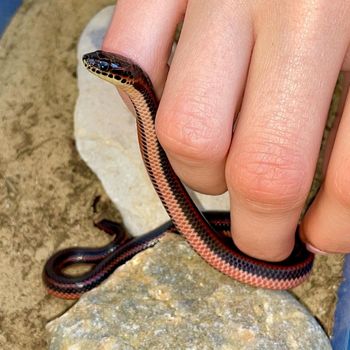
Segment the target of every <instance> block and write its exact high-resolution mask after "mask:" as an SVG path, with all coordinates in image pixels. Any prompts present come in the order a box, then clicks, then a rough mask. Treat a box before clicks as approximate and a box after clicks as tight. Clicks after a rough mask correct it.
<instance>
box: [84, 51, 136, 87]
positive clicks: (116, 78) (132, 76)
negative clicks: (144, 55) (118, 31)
mask: <svg viewBox="0 0 350 350" xmlns="http://www.w3.org/2000/svg"><path fill="white" fill-rule="evenodd" d="M83 63H84V66H85V67H86V68H87V69H88V71H89V72H91V73H92V74H94V75H97V76H98V77H100V78H102V79H103V80H106V81H108V82H110V83H112V84H114V85H117V86H121V87H122V86H127V85H133V84H134V82H135V80H137V79H139V78H141V77H143V73H142V70H141V68H140V67H138V66H137V65H136V64H134V63H133V62H132V61H131V60H129V59H128V58H126V57H123V56H121V55H118V54H115V53H111V52H105V51H101V50H98V51H95V52H91V53H87V54H85V55H84V56H83Z"/></svg>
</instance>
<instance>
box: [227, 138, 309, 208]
mask: <svg viewBox="0 0 350 350" xmlns="http://www.w3.org/2000/svg"><path fill="white" fill-rule="evenodd" d="M246 148H247V149H245V150H243V152H239V153H235V154H234V155H233V157H232V158H230V160H229V164H227V168H226V180H227V184H228V188H229V189H230V190H231V191H232V192H233V193H235V194H237V196H238V197H239V198H241V199H243V200H244V201H245V202H246V203H247V204H248V205H250V206H251V207H252V208H255V209H256V210H257V211H270V210H271V209H272V210H275V211H276V210H277V211H278V210H280V211H290V210H293V209H295V208H299V207H302V205H303V203H304V201H305V199H306V196H307V193H308V189H309V185H310V182H311V178H310V180H309V181H306V176H307V174H306V170H305V167H304V161H303V159H302V157H301V156H299V155H297V154H295V153H296V152H295V150H290V149H289V148H286V147H285V146H281V145H276V144H273V145H268V144H266V143H265V144H256V143H255V145H249V146H247V147H246ZM293 152H294V154H293Z"/></svg>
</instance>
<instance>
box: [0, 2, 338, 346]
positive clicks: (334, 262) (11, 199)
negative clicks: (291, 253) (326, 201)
mask: <svg viewBox="0 0 350 350" xmlns="http://www.w3.org/2000/svg"><path fill="white" fill-rule="evenodd" d="M112 3H113V1H111V0H88V1H87V0H65V1H60V0H27V1H25V2H24V5H23V6H22V8H21V10H20V11H19V12H18V14H17V15H16V16H15V18H14V19H13V21H12V23H11V25H10V26H9V28H8V30H7V31H6V33H5V34H4V36H3V38H2V39H1V41H0V66H1V67H2V69H1V70H0V81H1V84H0V139H1V143H0V248H1V249H0V261H1V264H0V348H1V349H23V348H24V349H45V348H46V347H47V333H46V331H45V328H44V327H45V324H46V323H47V321H48V320H50V319H52V318H54V317H56V316H57V315H59V314H61V313H62V312H64V310H66V309H67V308H68V307H69V306H70V305H71V302H67V301H62V300H58V299H55V298H52V297H50V296H48V295H47V294H46V293H45V289H44V287H43V285H42V281H41V271H42V267H43V264H44V262H45V260H46V259H47V258H48V256H49V255H50V254H52V252H53V251H56V250H57V249H60V248H63V247H66V246H72V245H78V244H79V245H97V244H103V243H104V242H106V241H107V239H108V238H107V237H105V236H104V235H103V234H100V233H99V232H98V231H96V229H95V228H94V227H93V225H92V222H93V219H94V218H95V217H96V216H104V217H106V216H107V217H109V218H114V219H118V218H119V216H118V213H117V211H116V210H115V209H114V208H113V206H112V204H111V203H110V202H109V200H108V199H107V197H106V195H105V194H104V191H103V189H102V187H101V185H100V183H99V181H98V180H97V178H96V177H95V176H94V174H93V173H92V172H91V171H90V170H89V169H88V168H87V166H86V165H85V164H84V163H83V161H82V160H81V159H80V158H79V155H78V154H77V152H76V149H75V145H74V138H73V109H74V104H75V99H76V97H77V89H76V76H75V67H76V43H77V40H78V37H79V35H80V33H81V31H82V30H83V28H84V26H85V25H86V23H87V22H88V20H89V19H90V18H91V16H93V15H94V14H95V13H96V12H97V11H98V10H100V9H101V8H102V7H104V6H106V5H110V4H112ZM99 196H101V199H100V201H99V203H98V205H97V207H96V206H93V203H94V202H95V199H96V198H98V197H99ZM340 276H341V257H328V258H321V259H318V261H317V264H316V268H315V269H314V273H313V276H312V278H311V279H310V281H309V282H307V283H305V284H304V285H303V286H302V287H299V288H298V289H297V290H296V291H295V294H296V295H297V296H298V297H300V299H301V300H302V302H303V303H304V304H305V305H307V306H308V307H309V309H310V310H311V312H312V313H313V314H314V315H315V316H316V317H317V318H318V319H319V320H320V322H321V323H322V325H323V326H324V327H325V329H326V330H327V331H328V332H329V331H330V329H331V325H332V317H333V316H332V315H333V310H334V305H335V299H336V289H337V285H338V283H339V280H340Z"/></svg>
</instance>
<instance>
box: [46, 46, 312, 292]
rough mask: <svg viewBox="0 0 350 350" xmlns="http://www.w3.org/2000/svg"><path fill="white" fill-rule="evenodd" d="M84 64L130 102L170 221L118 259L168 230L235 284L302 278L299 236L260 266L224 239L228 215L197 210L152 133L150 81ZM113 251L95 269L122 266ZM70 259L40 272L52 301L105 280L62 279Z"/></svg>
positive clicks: (104, 64) (304, 267) (100, 54)
mask: <svg viewBox="0 0 350 350" xmlns="http://www.w3.org/2000/svg"><path fill="white" fill-rule="evenodd" d="M83 62H84V65H85V67H86V68H87V69H88V70H89V71H90V72H91V73H93V74H95V75H97V76H99V77H100V78H102V79H104V80H106V81H108V82H110V83H112V84H114V85H116V86H117V87H118V88H119V89H120V90H123V91H124V92H126V94H127V95H128V96H129V97H130V99H131V101H132V104H133V106H134V108H135V111H136V115H137V118H136V119H137V130H138V138H139V144H140V149H141V154H142V158H143V161H144V164H145V167H146V169H147V172H148V174H149V177H150V179H151V181H152V184H153V186H154V188H155V190H156V192H157V194H158V196H159V198H160V200H161V201H162V203H163V206H164V208H165V209H166V211H167V212H168V214H169V216H170V219H171V223H169V224H166V226H163V227H161V228H160V229H156V230H154V231H152V232H151V233H149V234H147V235H145V236H143V238H139V239H135V240H129V241H128V242H127V243H125V244H124V245H123V244H122V245H121V247H122V251H121V252H119V253H120V254H121V255H123V256H129V255H130V257H131V256H133V255H135V254H136V253H137V252H139V251H141V250H143V249H146V248H147V247H148V246H151V245H154V244H155V242H156V241H158V240H159V237H160V236H162V235H163V232H164V229H165V228H168V229H169V228H170V227H172V225H173V227H174V229H173V230H176V232H178V233H180V234H181V235H182V236H183V237H184V238H185V239H186V240H187V242H188V243H189V244H190V245H191V247H192V248H193V249H194V250H195V251H196V252H197V253H198V254H199V255H200V256H201V257H202V258H203V259H204V260H205V261H206V262H207V263H209V264H210V265H211V266H213V267H214V268H215V269H217V270H219V271H220V272H222V273H224V274H226V275H228V276H230V277H232V278H234V279H236V280H238V281H240V282H243V283H247V284H250V285H253V286H256V287H263V288H269V289H289V288H292V287H295V286H297V285H298V284H300V283H301V282H303V281H304V280H305V279H306V278H307V276H308V275H309V273H310V271H311V268H312V264H313V258H314V256H313V254H312V253H310V252H308V251H307V250H306V248H305V246H304V244H303V243H302V242H301V241H300V239H299V235H298V234H296V245H295V247H294V250H293V252H292V254H291V255H290V256H289V257H288V258H287V259H286V260H284V261H282V262H279V263H272V262H264V261H261V260H257V259H254V258H252V257H249V256H247V255H246V254H244V253H243V252H241V251H240V250H239V249H238V248H237V247H236V246H235V245H234V243H233V241H232V240H231V239H228V237H227V234H225V232H227V231H228V230H229V222H230V218H229V214H228V213H214V214H208V215H206V216H205V215H203V213H201V212H200V211H199V210H198V208H197V207H196V205H195V204H194V202H193V201H192V199H191V197H190V196H189V194H188V193H187V191H186V189H185V188H184V186H183V184H182V183H181V181H180V179H179V178H178V177H177V175H176V174H175V172H174V170H173V169H172V167H171V165H170V163H169V160H168V158H167V156H166V154H165V151H164V150H163V148H162V147H161V145H160V144H159V142H158V139H157V136H156V132H155V117H156V113H157V109H158V101H157V98H156V96H155V93H154V91H153V87H152V83H151V81H150V79H149V78H148V76H147V74H146V73H144V72H143V71H142V69H141V68H140V67H139V66H138V65H137V64H135V63H134V62H132V61H131V60H130V59H127V58H125V57H123V56H120V55H117V54H114V53H109V52H104V51H96V52H93V53H89V54H86V55H84V57H83ZM102 229H103V227H102ZM138 240H139V241H138ZM72 249H74V248H72ZM118 249H121V248H118ZM118 249H114V250H113V252H111V253H109V254H107V253H106V256H104V257H101V256H102V255H101V256H99V259H100V260H99V261H100V262H99V264H101V263H102V262H103V265H104V267H103V269H104V270H106V269H110V270H113V269H115V268H116V267H117V266H119V265H120V264H121V263H123V262H124V261H125V258H123V259H118V258H116V251H117V250H118ZM128 252H130V254H129V255H128ZM72 253H73V252H72V250H70V253H67V252H66V253H65V254H64V253H62V252H61V253H60V252H59V253H57V254H56V255H55V256H54V257H55V259H54V258H51V260H49V261H48V263H47V265H46V267H45V269H44V281H45V283H46V285H47V288H48V290H49V292H51V293H52V294H54V295H56V296H61V297H62V296H64V294H65V293H66V292H65V291H66V290H65V287H66V286H67V287H69V288H68V289H69V291H68V292H67V293H66V294H67V295H70V294H71V295H77V296H79V295H80V294H81V292H82V291H80V292H79V291H78V290H77V291H76V292H74V288H75V287H74V286H75V285H80V287H83V288H82V289H83V291H85V290H87V289H91V288H93V287H91V288H90V287H89V288H85V289H84V287H86V286H87V285H89V286H90V285H92V286H95V285H97V284H99V283H100V282H101V281H102V280H103V279H105V278H106V276H105V275H106V274H104V273H101V269H98V271H95V270H94V269H92V270H91V271H90V272H89V273H88V274H85V275H83V276H80V277H73V276H67V275H65V274H64V273H63V271H62V270H63V269H64V267H65V266H66V265H69V264H70V263H71V262H73V260H74V259H73V258H72ZM81 255H82V257H80V261H88V259H86V260H84V259H85V256H86V255H88V254H85V255H84V250H82V254H81ZM64 256H65V257H64ZM117 260H118V261H117ZM49 262H50V264H49ZM96 266H98V264H97V265H96ZM103 269H102V270H103ZM101 276H102V277H101ZM87 281H88V282H87ZM68 289H67V290H68Z"/></svg>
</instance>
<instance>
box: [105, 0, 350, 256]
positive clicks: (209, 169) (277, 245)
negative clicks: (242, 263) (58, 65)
mask: <svg viewBox="0 0 350 350" xmlns="http://www.w3.org/2000/svg"><path fill="white" fill-rule="evenodd" d="M183 16H185V17H184V25H183V29H182V33H181V37H180V40H179V43H178V46H177V49H176V52H175V55H174V58H173V60H172V64H171V67H170V69H169V66H168V64H167V62H168V59H169V56H170V52H171V47H172V42H173V35H174V32H175V29H176V26H177V24H178V23H179V22H180V21H181V20H182V19H183ZM349 18H350V5H349V4H348V3H347V2H344V1H341V0H335V1H332V2H329V1H327V0H314V1H309V0H298V1H273V0H245V1H232V0H221V1H219V0H189V1H184V0H167V1H163V0H149V1H137V0H119V1H118V3H117V6H116V12H115V14H114V17H113V20H112V23H111V26H110V28H109V31H108V33H107V35H106V38H105V41H104V44H103V50H105V51H110V52H117V53H120V54H122V55H124V56H127V57H130V58H132V59H133V60H134V61H136V62H137V63H138V64H140V66H141V67H142V68H143V69H144V70H145V71H146V72H147V73H148V74H149V76H150V78H151V80H152V82H153V84H154V87H155V89H156V93H157V94H158V97H161V101H160V105H159V110H158V114H157V121H156V127H157V134H158V138H159V141H160V143H161V144H162V146H163V147H164V149H165V151H166V152H167V155H168V157H169V160H170V162H171V164H172V166H173V168H174V170H175V171H176V173H177V174H178V175H179V177H180V178H181V179H182V181H183V182H184V183H186V184H187V185H189V186H190V187H192V188H193V189H195V190H197V191H200V192H203V193H208V194H219V193H223V192H224V191H226V190H227V189H228V191H229V193H230V205H231V216H232V218H233V221H232V236H233V239H234V241H235V243H236V245H237V246H238V247H239V248H240V249H241V250H242V251H244V252H245V253H247V254H248V255H251V256H253V257H256V258H259V259H263V260H268V261H279V260H282V259H284V258H286V257H287V256H288V255H289V254H290V252H291V250H292V248H293V246H294V235H295V228H296V226H297V223H298V219H299V216H300V213H301V210H302V208H303V206H304V203H305V200H306V197H307V194H308V192H309V189H310V185H311V182H312V178H313V174H314V170H315V166H316V161H317V157H318V152H319V146H320V142H321V138H322V133H323V129H324V125H325V121H326V117H327V111H328V108H329V105H330V101H331V97H332V92H333V89H334V86H335V83H336V80H337V76H338V74H339V71H340V70H344V71H348V72H350V49H349V43H350V20H349ZM345 81H346V84H345V85H346V88H347V87H348V86H349V81H350V79H348V78H346V79H345ZM340 114H341V113H340ZM238 115H239V120H238V122H237V117H238ZM234 126H235V127H234ZM233 128H234V136H233V133H232V130H233ZM349 136H350V97H349V98H348V101H347V103H346V104H345V109H344V112H343V113H342V118H341V122H340V124H339V128H338V129H337V133H336V138H335V143H334V146H333V145H332V144H330V146H329V149H331V148H332V147H333V149H332V153H331V157H330V161H329V164H328V168H327V172H326V177H325V181H324V183H323V185H322V187H321V190H320V191H319V193H318V195H317V197H316V199H315V201H314V203H313V204H312V206H311V208H310V209H309V210H308V213H307V214H306V216H305V218H304V219H303V221H302V223H301V234H302V238H303V239H304V240H305V241H306V242H308V243H309V244H312V246H314V247H317V248H318V249H320V250H322V251H326V252H342V253H345V252H350V233H349V232H350V177H349V175H348V174H349V173H350V137H349Z"/></svg>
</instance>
